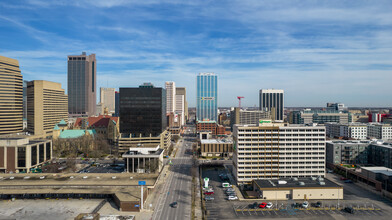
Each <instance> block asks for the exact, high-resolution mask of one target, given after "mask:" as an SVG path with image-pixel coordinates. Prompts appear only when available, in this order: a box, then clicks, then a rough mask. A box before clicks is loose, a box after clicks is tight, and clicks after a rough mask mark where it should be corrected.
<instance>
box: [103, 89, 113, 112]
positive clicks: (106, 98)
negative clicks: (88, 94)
mask: <svg viewBox="0 0 392 220" xmlns="http://www.w3.org/2000/svg"><path fill="white" fill-rule="evenodd" d="M115 92H116V89H114V88H102V87H101V103H102V105H103V106H102V107H103V108H104V109H105V108H108V112H109V113H110V114H113V113H114V112H115V105H116V104H115V102H116V100H115Z"/></svg>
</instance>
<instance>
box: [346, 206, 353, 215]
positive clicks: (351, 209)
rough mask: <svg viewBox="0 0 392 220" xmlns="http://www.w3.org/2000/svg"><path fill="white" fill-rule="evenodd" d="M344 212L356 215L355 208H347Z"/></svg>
mask: <svg viewBox="0 0 392 220" xmlns="http://www.w3.org/2000/svg"><path fill="white" fill-rule="evenodd" d="M344 211H346V212H348V213H350V214H354V212H355V210H354V209H353V207H345V208H344Z"/></svg>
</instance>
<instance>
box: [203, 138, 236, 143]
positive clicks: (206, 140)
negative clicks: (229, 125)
mask: <svg viewBox="0 0 392 220" xmlns="http://www.w3.org/2000/svg"><path fill="white" fill-rule="evenodd" d="M200 142H201V143H202V144H232V143H233V141H232V140H228V139H203V140H201V141H200Z"/></svg>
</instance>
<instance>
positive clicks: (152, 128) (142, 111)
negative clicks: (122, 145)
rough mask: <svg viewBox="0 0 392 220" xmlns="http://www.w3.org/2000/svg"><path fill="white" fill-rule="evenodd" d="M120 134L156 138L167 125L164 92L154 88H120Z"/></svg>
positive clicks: (161, 89)
mask: <svg viewBox="0 0 392 220" xmlns="http://www.w3.org/2000/svg"><path fill="white" fill-rule="evenodd" d="M119 94H120V111H119V112H120V132H121V133H128V134H129V133H131V134H132V136H139V135H140V134H141V135H142V136H149V135H150V134H151V135H152V136H158V135H159V134H161V133H162V132H163V131H164V130H165V129H166V125H167V120H166V90H165V89H163V88H155V87H139V88H120V93H119Z"/></svg>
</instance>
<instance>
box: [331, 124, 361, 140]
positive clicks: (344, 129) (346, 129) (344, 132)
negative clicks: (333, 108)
mask: <svg viewBox="0 0 392 220" xmlns="http://www.w3.org/2000/svg"><path fill="white" fill-rule="evenodd" d="M325 127H326V131H327V136H328V137H331V138H333V137H348V138H354V139H358V140H365V139H366V138H367V137H368V128H367V124H363V123H349V124H341V123H336V122H327V123H325Z"/></svg>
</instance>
